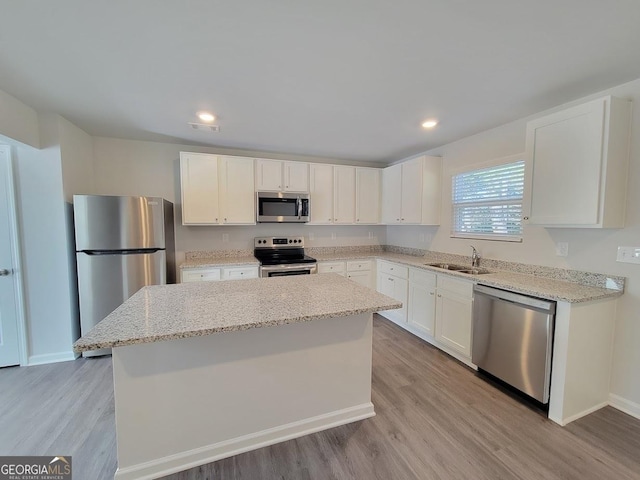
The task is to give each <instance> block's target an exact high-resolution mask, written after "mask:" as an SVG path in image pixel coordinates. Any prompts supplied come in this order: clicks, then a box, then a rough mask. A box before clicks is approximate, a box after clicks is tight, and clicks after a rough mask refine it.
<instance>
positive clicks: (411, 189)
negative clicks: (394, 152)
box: [400, 158, 423, 223]
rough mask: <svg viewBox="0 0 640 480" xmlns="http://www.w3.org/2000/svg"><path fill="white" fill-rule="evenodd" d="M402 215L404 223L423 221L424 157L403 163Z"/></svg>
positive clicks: (401, 218)
mask: <svg viewBox="0 0 640 480" xmlns="http://www.w3.org/2000/svg"><path fill="white" fill-rule="evenodd" d="M401 166H402V188H401V198H402V200H401V203H402V209H401V215H400V222H402V223H422V169H423V164H422V158H416V159H414V160H410V161H408V162H405V163H403V164H402V165H401Z"/></svg>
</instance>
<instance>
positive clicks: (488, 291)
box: [473, 285, 556, 315]
mask: <svg viewBox="0 0 640 480" xmlns="http://www.w3.org/2000/svg"><path fill="white" fill-rule="evenodd" d="M473 291H474V293H479V294H482V295H487V296H489V297H494V298H499V299H500V300H504V301H507V302H511V303H515V304H518V305H524V306H526V307H531V308H535V309H536V310H540V311H543V312H545V313H549V314H551V315H553V314H555V312H556V302H554V301H551V300H543V299H541V298H536V297H530V296H528V295H522V294H519V293H514V292H509V291H506V290H500V289H498V288H492V287H487V286H485V285H475V286H474V288H473Z"/></svg>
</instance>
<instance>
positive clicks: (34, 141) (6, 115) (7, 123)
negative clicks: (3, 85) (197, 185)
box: [0, 90, 40, 147]
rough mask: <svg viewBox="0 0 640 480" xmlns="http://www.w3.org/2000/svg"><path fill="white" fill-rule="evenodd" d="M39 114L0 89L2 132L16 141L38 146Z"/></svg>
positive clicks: (0, 125) (0, 123)
mask: <svg viewBox="0 0 640 480" xmlns="http://www.w3.org/2000/svg"><path fill="white" fill-rule="evenodd" d="M38 130H39V126H38V114H37V113H36V111H35V110H34V109H33V108H31V107H30V106H28V105H25V104H24V103H22V102H21V101H20V100H18V99H17V98H15V97H12V96H11V95H9V94H8V93H6V92H3V91H2V90H0V134H1V135H4V136H6V137H8V138H10V139H12V140H14V141H16V142H20V143H23V144H25V145H30V146H32V147H38V146H39V145H40V140H39V135H40V133H39V131H38Z"/></svg>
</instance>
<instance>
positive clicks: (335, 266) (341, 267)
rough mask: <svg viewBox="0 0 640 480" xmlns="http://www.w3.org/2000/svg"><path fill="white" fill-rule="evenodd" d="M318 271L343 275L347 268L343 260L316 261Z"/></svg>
mask: <svg viewBox="0 0 640 480" xmlns="http://www.w3.org/2000/svg"><path fill="white" fill-rule="evenodd" d="M318 273H337V274H338V275H342V276H343V277H344V276H346V274H347V269H346V265H345V262H318Z"/></svg>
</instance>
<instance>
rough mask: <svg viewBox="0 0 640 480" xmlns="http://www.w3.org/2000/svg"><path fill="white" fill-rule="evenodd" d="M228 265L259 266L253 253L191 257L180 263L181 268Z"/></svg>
mask: <svg viewBox="0 0 640 480" xmlns="http://www.w3.org/2000/svg"><path fill="white" fill-rule="evenodd" d="M229 265H255V266H260V262H259V261H258V259H256V257H254V256H253V255H251V256H242V257H208V258H192V259H189V260H186V261H185V262H184V263H182V264H181V265H180V269H183V268H207V267H227V266H229Z"/></svg>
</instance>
